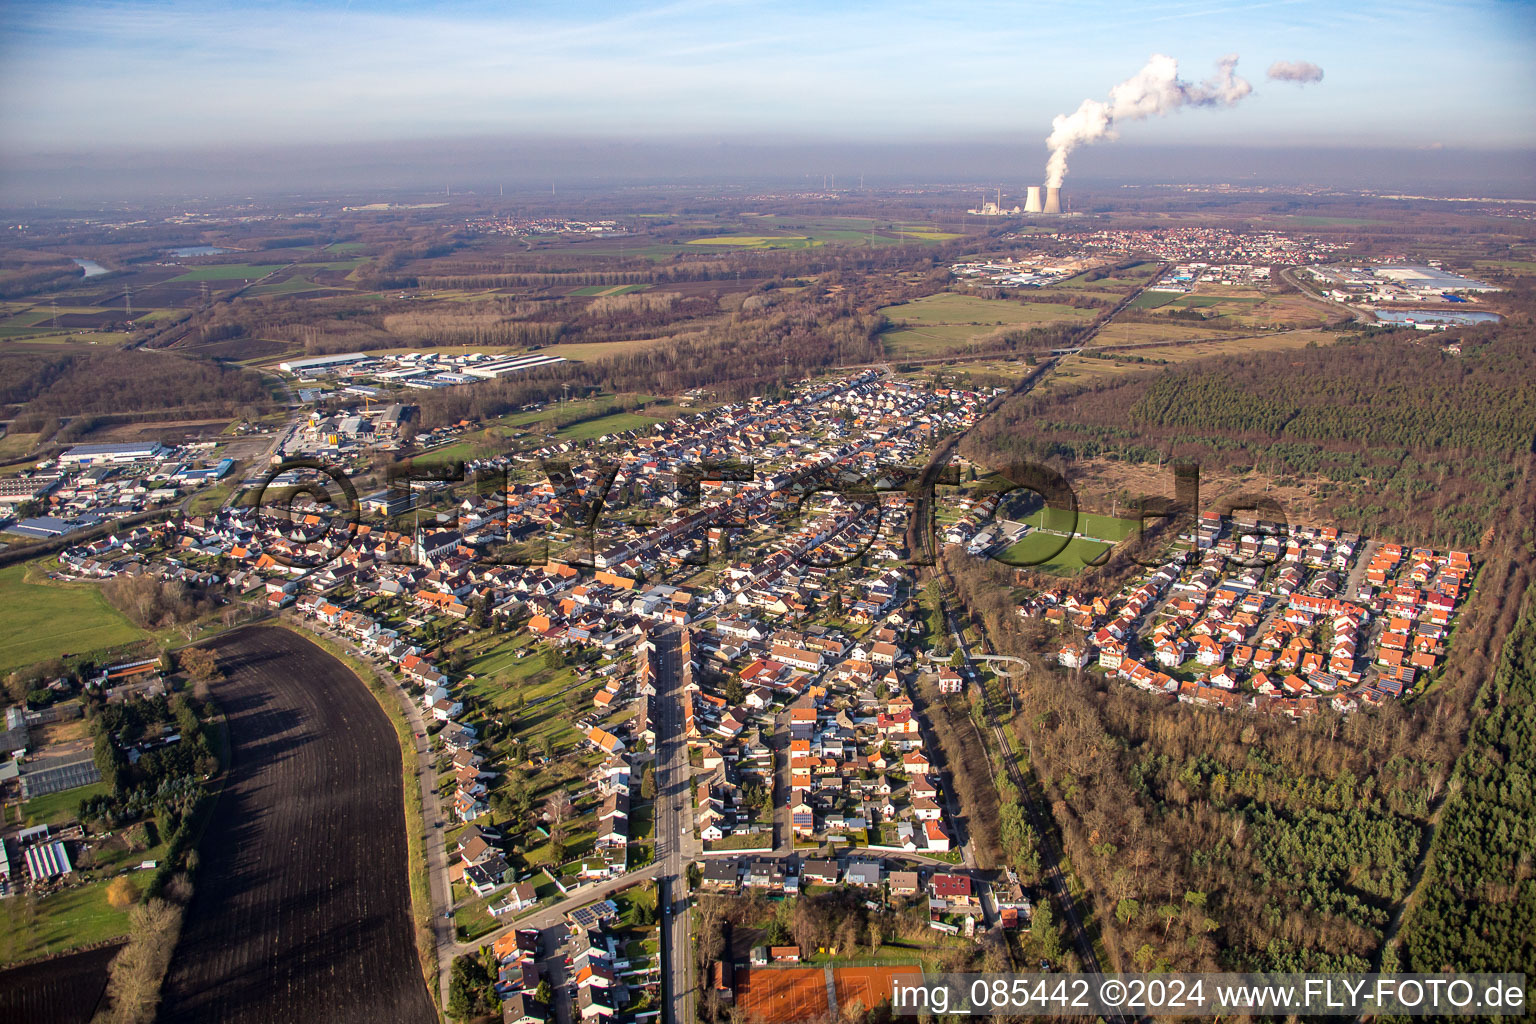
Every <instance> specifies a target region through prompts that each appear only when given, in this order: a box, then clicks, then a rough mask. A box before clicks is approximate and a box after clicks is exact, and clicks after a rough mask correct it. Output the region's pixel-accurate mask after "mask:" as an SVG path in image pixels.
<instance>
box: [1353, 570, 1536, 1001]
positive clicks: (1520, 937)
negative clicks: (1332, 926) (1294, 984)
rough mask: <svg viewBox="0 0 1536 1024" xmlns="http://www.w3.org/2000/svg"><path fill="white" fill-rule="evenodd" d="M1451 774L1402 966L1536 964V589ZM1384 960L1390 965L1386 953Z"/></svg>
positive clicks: (1533, 967)
mask: <svg viewBox="0 0 1536 1024" xmlns="http://www.w3.org/2000/svg"><path fill="white" fill-rule="evenodd" d="M1477 713H1478V717H1477V720H1476V722H1475V723H1474V724H1473V727H1472V731H1471V734H1470V736H1469V738H1468V741H1467V750H1466V753H1465V754H1464V755H1463V757H1462V759H1461V761H1460V763H1459V764H1458V765H1457V767H1456V773H1455V775H1454V776H1453V777H1452V779H1451V796H1450V798H1449V799H1448V801H1447V802H1446V805H1445V809H1444V812H1443V814H1442V817H1441V821H1440V826H1439V829H1438V831H1437V832H1436V834H1435V840H1434V845H1433V847H1432V849H1431V852H1430V857H1429V863H1428V869H1427V870H1426V872H1425V875H1424V881H1423V883H1422V884H1421V886H1420V890H1419V892H1420V895H1419V899H1418V902H1417V904H1416V905H1415V906H1414V908H1413V910H1412V912H1411V913H1410V915H1409V918H1408V921H1407V924H1406V927H1405V928H1404V933H1403V944H1402V956H1401V960H1400V964H1398V965H1396V966H1400V967H1401V968H1402V969H1403V970H1411V971H1519V972H1524V973H1525V974H1527V975H1532V974H1536V875H1533V871H1532V851H1533V850H1536V794H1533V793H1532V790H1531V786H1530V768H1531V766H1532V765H1536V589H1533V590H1531V591H1530V592H1528V593H1527V595H1526V600H1525V611H1524V614H1523V615H1522V617H1521V619H1520V623H1519V625H1518V626H1517V627H1516V629H1515V630H1514V632H1513V633H1511V634H1510V636H1509V639H1508V641H1507V642H1506V644H1505V646H1504V652H1503V656H1502V658H1501V659H1500V662H1499V667H1498V671H1497V672H1496V673H1494V674H1493V675H1492V676H1491V677H1490V678H1489V679H1488V681H1487V683H1486V685H1485V686H1484V687H1483V690H1482V692H1481V693H1480V694H1479V695H1478V700H1477ZM1383 966H1384V967H1389V965H1388V964H1386V963H1384V964H1383Z"/></svg>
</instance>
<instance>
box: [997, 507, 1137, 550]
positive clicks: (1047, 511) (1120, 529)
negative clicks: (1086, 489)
mask: <svg viewBox="0 0 1536 1024" xmlns="http://www.w3.org/2000/svg"><path fill="white" fill-rule="evenodd" d="M1023 521H1024V522H1025V523H1028V524H1029V525H1030V526H1031V527H1033V528H1034V529H1037V530H1050V531H1052V532H1055V533H1067V532H1072V533H1076V534H1077V536H1079V537H1093V538H1095V539H1097V540H1108V541H1114V542H1115V543H1116V544H1118V543H1120V542H1121V541H1123V540H1125V539H1126V538H1127V537H1132V536H1135V534H1136V520H1134V519H1117V518H1113V517H1111V516H1101V515H1096V514H1095V513H1092V512H1078V513H1077V520H1076V524H1075V526H1074V523H1073V519H1072V513H1070V512H1068V511H1066V510H1065V509H1059V508H1042V509H1040V510H1039V511H1038V512H1036V513H1035V514H1034V515H1031V516H1029V517H1027V518H1025V519H1024V520H1023Z"/></svg>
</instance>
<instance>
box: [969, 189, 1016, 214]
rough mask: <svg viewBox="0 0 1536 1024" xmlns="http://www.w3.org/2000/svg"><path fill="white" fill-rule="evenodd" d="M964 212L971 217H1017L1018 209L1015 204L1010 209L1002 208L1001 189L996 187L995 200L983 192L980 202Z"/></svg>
mask: <svg viewBox="0 0 1536 1024" xmlns="http://www.w3.org/2000/svg"><path fill="white" fill-rule="evenodd" d="M965 212H966V213H968V214H970V215H971V216H973V217H1017V216H1018V215H1019V212H1020V211H1019V208H1018V207H1017V206H1015V207H1014V208H1013V209H1011V210H1005V209H1003V190H1002V189H998V190H997V199H996V201H993V200H991V199H988V198H987V195H986V193H985V192H983V193H982V195H981V202H979V203H977V204H976V206H975V207H974V208H972V209H969V210H966V211H965Z"/></svg>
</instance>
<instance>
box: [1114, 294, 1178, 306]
mask: <svg viewBox="0 0 1536 1024" xmlns="http://www.w3.org/2000/svg"><path fill="white" fill-rule="evenodd" d="M1177 298H1179V293H1178V292H1142V293H1141V294H1140V295H1138V296H1136V297H1135V298H1134V299H1132V300H1131V304H1130V305H1129V306H1128V307H1126V308H1128V309H1157V308H1158V307H1160V306H1166V305H1168V303H1170V302H1172V301H1173V300H1174V299H1177Z"/></svg>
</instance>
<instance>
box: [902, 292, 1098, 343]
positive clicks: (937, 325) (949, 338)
mask: <svg viewBox="0 0 1536 1024" xmlns="http://www.w3.org/2000/svg"><path fill="white" fill-rule="evenodd" d="M877 312H879V313H883V314H884V315H885V316H886V317H887V318H888V319H890V320H891V321H892V322H893V323H896V324H899V325H901V326H897V327H894V328H892V329H891V330H888V331H886V332H885V333H884V334H882V335H881V341H882V342H883V343H884V345H885V351H886V353H887V354H888V355H890V356H891V357H892V358H893V359H904V358H926V357H932V356H942V355H946V354H948V353H951V352H958V351H962V350H964V349H965V348H966V346H968V345H971V344H972V343H974V342H975V341H976V340H977V339H979V338H983V337H985V336H987V335H989V334H992V333H994V332H996V331H999V330H1003V329H1007V328H1011V327H1030V326H1033V325H1035V324H1047V323H1064V322H1071V321H1078V322H1083V321H1087V320H1091V319H1092V318H1093V315H1094V312H1093V310H1089V309H1077V308H1076V307H1074V306H1068V305H1065V304H1064V303H1059V302H1030V303H1020V302H1013V301H1011V300H1008V299H982V298H977V297H976V296H973V295H957V294H955V293H954V292H940V293H938V294H936V295H927V296H924V297H923V298H921V299H914V300H913V301H911V302H903V303H900V304H898V305H895V306H885V307H882V308H881V309H879V310H877Z"/></svg>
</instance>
